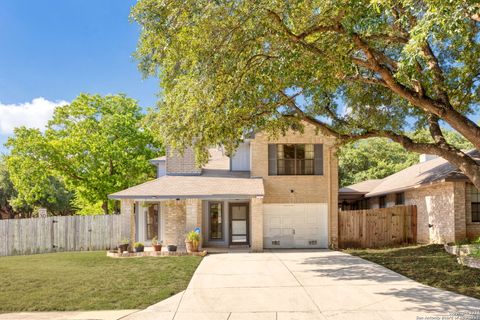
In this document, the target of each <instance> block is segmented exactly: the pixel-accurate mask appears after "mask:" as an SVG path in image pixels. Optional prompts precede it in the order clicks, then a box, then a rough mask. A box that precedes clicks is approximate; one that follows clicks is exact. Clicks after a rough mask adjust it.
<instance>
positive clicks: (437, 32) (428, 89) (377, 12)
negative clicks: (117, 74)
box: [131, 0, 480, 186]
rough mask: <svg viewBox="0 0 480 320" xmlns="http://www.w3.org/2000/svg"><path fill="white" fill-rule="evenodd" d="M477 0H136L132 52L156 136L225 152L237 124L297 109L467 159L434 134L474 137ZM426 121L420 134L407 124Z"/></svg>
mask: <svg viewBox="0 0 480 320" xmlns="http://www.w3.org/2000/svg"><path fill="white" fill-rule="evenodd" d="M479 13H480V6H479V4H478V1H477V0H451V1H437V0H327V1H325V0H317V1H315V0H304V1H284V0H241V1H222V0H219V1H210V0H198V1H168V0H140V1H138V3H137V4H136V5H135V6H134V8H133V9H132V14H131V17H132V19H133V20H134V21H136V22H137V23H138V24H139V25H140V26H141V27H142V32H141V36H140V39H139V44H138V49H137V52H136V57H137V59H138V61H139V68H140V70H141V71H142V72H143V74H144V75H145V76H159V77H160V79H161V87H162V90H163V91H162V92H163V94H164V95H163V98H162V101H161V103H160V108H159V114H158V118H157V121H158V123H160V124H161V126H160V128H159V129H160V132H159V135H160V136H161V137H162V139H163V141H165V142H166V143H168V144H171V145H172V146H173V147H177V148H182V147H185V146H187V145H190V144H192V143H195V148H196V152H197V155H198V160H199V161H200V162H205V161H206V160H207V157H206V153H205V150H206V148H207V147H208V146H209V145H214V144H224V145H225V146H226V148H227V150H228V151H230V152H232V151H233V150H234V149H235V147H236V145H237V144H238V142H239V141H240V140H241V138H242V136H243V135H244V133H245V132H246V131H249V130H253V129H257V130H258V129H260V130H263V129H266V130H267V131H269V132H270V133H272V134H274V135H275V134H279V133H282V132H284V131H285V129H286V128H287V127H289V126H297V127H298V125H299V122H300V120H307V121H309V122H311V123H314V124H315V125H316V126H317V127H318V128H319V130H322V132H324V133H327V134H332V135H334V136H336V137H337V138H338V140H339V142H346V141H351V140H357V139H362V138H369V137H385V138H389V139H391V140H393V141H395V142H397V143H400V144H401V145H402V146H403V147H405V148H407V149H409V150H410V151H415V152H420V153H433V154H438V155H441V156H443V157H445V158H446V159H447V160H449V161H451V162H452V163H454V164H456V165H457V166H458V167H460V169H461V170H462V171H463V172H465V173H466V174H467V176H469V177H470V178H472V181H473V182H474V183H476V184H477V185H478V186H480V174H479V173H478V172H479V171H480V170H479V167H478V165H477V164H476V163H475V162H474V160H473V159H472V158H471V157H470V156H469V155H467V154H465V153H463V152H462V151H460V150H458V149H457V148H456V147H455V146H454V145H452V144H450V143H449V142H448V141H447V140H446V139H445V137H444V135H443V131H444V127H445V126H444V125H445V124H448V125H450V126H451V127H452V128H453V129H454V130H456V131H458V132H459V133H460V134H461V135H462V136H464V137H465V138H466V139H467V140H468V141H470V142H471V143H472V144H473V145H474V146H475V148H477V149H478V148H480V128H479V127H478V125H477V124H475V123H474V122H473V121H472V120H471V119H470V118H469V117H470V116H471V115H472V114H474V113H475V112H477V111H478V105H479V99H480V98H479V97H480V94H479V93H480V92H479V90H480V89H479V84H480V80H479V75H480V63H478V62H479V61H480V41H479V40H480V34H479V28H480V27H479V21H480V19H479ZM412 130H413V131H417V130H418V131H422V130H424V131H427V132H429V134H430V139H428V140H429V141H430V142H424V141H423V140H422V139H419V140H417V139H416V136H415V135H411V134H410V132H411V131H412Z"/></svg>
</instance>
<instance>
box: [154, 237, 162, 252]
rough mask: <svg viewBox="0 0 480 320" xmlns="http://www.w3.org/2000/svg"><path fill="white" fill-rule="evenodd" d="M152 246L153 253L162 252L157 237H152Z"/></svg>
mask: <svg viewBox="0 0 480 320" xmlns="http://www.w3.org/2000/svg"><path fill="white" fill-rule="evenodd" d="M152 246H153V251H162V244H161V243H158V238H157V237H153V239H152Z"/></svg>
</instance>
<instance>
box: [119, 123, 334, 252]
mask: <svg viewBox="0 0 480 320" xmlns="http://www.w3.org/2000/svg"><path fill="white" fill-rule="evenodd" d="M305 126H306V127H305V130H304V132H303V133H299V132H294V131H289V132H288V133H287V134H286V135H285V136H282V137H279V138H278V140H274V141H272V140H269V138H268V136H267V135H266V134H265V133H262V132H260V133H257V134H256V135H255V136H254V137H253V138H251V139H246V140H245V141H244V142H243V143H242V144H241V145H240V146H239V148H238V149H237V151H236V153H235V154H234V155H233V156H232V157H231V158H228V157H226V156H225V155H224V154H223V152H222V150H221V149H211V150H210V153H211V159H210V162H209V163H208V164H207V165H206V166H204V167H203V168H198V167H197V166H196V165H195V157H194V153H193V151H192V150H191V149H187V150H185V151H184V152H183V154H180V153H179V152H176V151H174V152H171V151H169V150H167V156H166V157H165V158H158V159H153V160H152V161H151V162H152V163H154V164H155V165H157V167H158V174H159V177H158V178H157V179H155V180H153V181H149V182H146V183H144V184H141V185H138V186H135V187H132V188H129V189H126V190H123V191H120V192H117V193H115V194H112V195H111V196H110V197H111V198H112V199H117V200H120V201H121V211H122V213H124V214H129V215H130V214H131V213H134V216H133V215H131V216H132V222H133V223H132V233H135V234H136V235H135V239H136V240H137V241H142V242H145V243H147V244H148V243H150V241H151V239H152V238H153V237H154V236H157V237H158V238H159V239H160V240H161V241H162V242H163V244H164V245H168V244H175V245H178V246H180V247H182V246H183V247H184V238H185V233H186V232H188V231H191V230H194V229H195V228H200V230H201V235H202V242H203V243H202V245H203V247H232V246H233V247H235V246H240V247H250V248H251V249H252V250H254V251H261V250H263V249H264V248H327V247H329V246H336V245H337V241H338V239H337V238H338V228H337V224H338V215H337V199H338V164H337V159H336V157H335V148H334V138H332V137H325V136H322V135H319V134H317V133H316V131H315V128H314V127H313V126H312V125H309V124H305ZM167 149H168V148H167Z"/></svg>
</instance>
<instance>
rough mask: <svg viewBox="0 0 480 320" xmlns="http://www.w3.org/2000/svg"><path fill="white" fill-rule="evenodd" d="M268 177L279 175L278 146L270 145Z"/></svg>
mask: <svg viewBox="0 0 480 320" xmlns="http://www.w3.org/2000/svg"><path fill="white" fill-rule="evenodd" d="M268 175H269V176H276V175H277V145H276V144H269V145H268Z"/></svg>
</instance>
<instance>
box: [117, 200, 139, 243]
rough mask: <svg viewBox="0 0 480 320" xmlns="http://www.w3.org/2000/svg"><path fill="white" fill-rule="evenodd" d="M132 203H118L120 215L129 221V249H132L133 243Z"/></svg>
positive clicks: (133, 213)
mask: <svg viewBox="0 0 480 320" xmlns="http://www.w3.org/2000/svg"><path fill="white" fill-rule="evenodd" d="M133 204H134V201H133V200H130V199H123V200H122V201H121V202H120V213H121V214H122V216H123V217H125V219H128V220H129V226H130V234H129V244H130V248H133V244H134V242H135V231H136V230H135V210H134V206H133Z"/></svg>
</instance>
